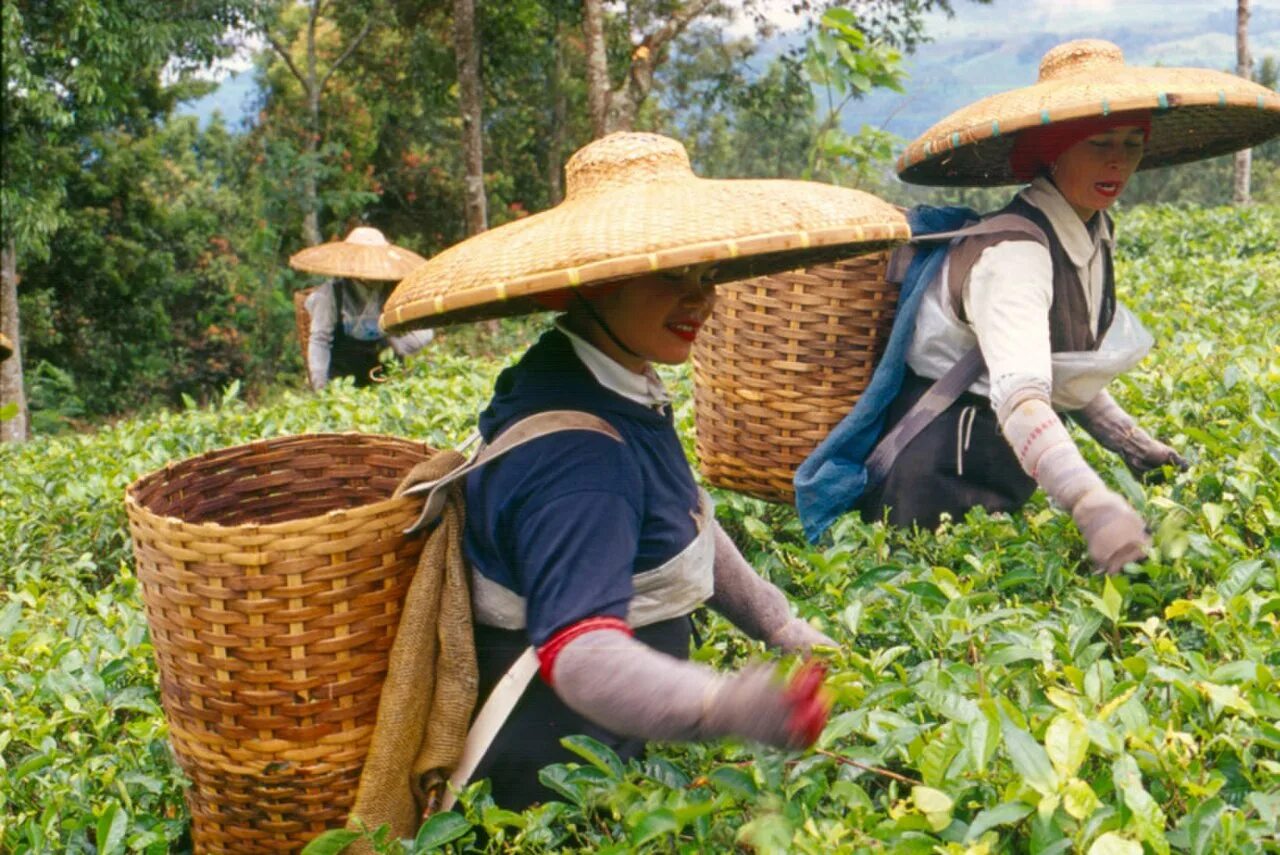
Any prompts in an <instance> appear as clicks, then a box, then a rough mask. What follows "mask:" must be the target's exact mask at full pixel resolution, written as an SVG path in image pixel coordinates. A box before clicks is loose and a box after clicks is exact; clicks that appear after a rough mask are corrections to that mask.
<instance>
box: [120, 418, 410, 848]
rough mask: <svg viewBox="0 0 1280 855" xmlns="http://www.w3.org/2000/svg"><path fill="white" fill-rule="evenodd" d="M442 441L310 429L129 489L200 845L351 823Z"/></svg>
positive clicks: (308, 834)
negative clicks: (402, 494) (426, 476)
mask: <svg viewBox="0 0 1280 855" xmlns="http://www.w3.org/2000/svg"><path fill="white" fill-rule="evenodd" d="M431 453H432V451H431V449H429V448H428V447H426V446H425V445H423V444H421V443H416V442H410V441H408V440H404V439H397V438H394V437H385V436H374V435H369V434H355V433H347V434H308V435H302V436H290V437H282V438H278V439H271V440H266V441H262V442H255V443H252V444H250V445H244V446H239V447H236V448H228V449H222V450H219V451H213V452H209V453H207V454H203V455H201V456H199V457H194V458H191V459H189V460H185V461H182V462H180V463H176V464H171V465H169V466H167V467H165V468H164V469H162V470H160V471H157V472H153V473H151V474H150V475H147V476H145V477H143V478H141V479H139V480H137V481H135V482H134V483H133V484H131V485H130V486H129V488H128V490H127V491H126V494H125V505H126V509H127V512H128V516H129V529H130V532H131V533H132V535H133V544H134V554H135V556H136V558H137V565H138V580H139V581H140V583H141V585H142V599H143V602H144V604H145V606H146V612H147V620H148V623H149V624H150V627H151V640H152V644H153V645H154V647H155V655H156V663H157V665H158V666H159V676H160V691H161V698H162V701H163V704H164V709H165V714H166V716H167V718H168V721H169V730H170V740H171V742H172V745H173V749H174V753H175V754H176V755H177V759H178V763H179V764H180V765H181V767H182V769H183V771H184V772H185V773H186V774H187V776H188V777H190V779H191V781H192V784H193V786H192V788H191V789H190V790H189V791H188V793H187V804H188V806H189V807H190V809H191V814H192V819H193V821H194V827H193V836H194V840H195V849H196V851H197V852H201V853H203V852H226V853H259V852H268V853H278V852H297V851H299V850H300V849H301V848H302V847H303V845H305V843H306V842H307V841H308V840H309V839H311V838H312V837H315V836H316V835H317V834H319V833H320V832H321V831H323V830H325V829H326V828H331V827H334V826H340V825H342V824H343V823H344V822H345V821H346V818H347V812H348V809H349V808H350V806H351V804H352V802H353V800H354V798H355V791H356V786H357V784H358V782H359V777H360V769H361V764H362V762H363V760H364V757H365V754H366V752H367V750H368V746H369V740H370V736H371V734H372V731H373V725H374V722H375V718H376V714H377V707H378V695H379V691H380V690H381V686H382V681H383V678H384V676H385V674H386V670H387V661H388V655H389V652H390V649H391V644H392V641H393V639H394V636H395V632H396V626H397V622H398V619H399V614H400V608H401V601H402V599H403V597H404V593H405V591H406V589H407V588H408V585H409V581H410V580H411V578H412V576H413V573H414V570H415V569H416V568H417V563H418V558H419V553H420V551H421V548H422V540H421V539H410V538H406V537H405V536H404V535H403V534H402V531H403V530H404V529H405V528H406V527H407V526H409V525H410V524H411V523H412V522H413V521H414V519H415V518H416V516H417V513H418V511H419V510H420V509H421V501H419V500H415V499H391V498H389V497H390V496H391V495H392V493H393V491H394V490H395V487H396V485H397V484H398V483H399V481H400V479H401V477H402V476H403V475H404V474H406V473H407V472H408V470H409V469H410V468H411V467H412V466H413V465H414V464H415V463H417V462H418V461H420V460H423V459H425V458H426V457H427V456H428V455H430V454H431Z"/></svg>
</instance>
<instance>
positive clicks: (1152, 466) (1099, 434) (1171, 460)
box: [1071, 389, 1188, 476]
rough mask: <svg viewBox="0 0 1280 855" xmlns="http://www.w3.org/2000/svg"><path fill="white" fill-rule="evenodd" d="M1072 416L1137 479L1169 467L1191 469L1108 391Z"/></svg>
mask: <svg viewBox="0 0 1280 855" xmlns="http://www.w3.org/2000/svg"><path fill="white" fill-rule="evenodd" d="M1071 415H1072V418H1074V419H1075V420H1076V421H1077V422H1079V423H1080V426H1081V427H1082V428H1084V429H1085V430H1086V431H1088V433H1089V435H1090V436H1092V437H1093V438H1094V439H1096V440H1097V441H1098V443H1099V444H1100V445H1101V446H1102V447H1103V448H1107V449H1110V450H1111V451H1114V452H1115V453H1116V454H1119V455H1120V457H1121V459H1123V460H1124V463H1125V465H1126V466H1128V467H1129V471H1130V472H1132V473H1133V474H1134V475H1135V476H1142V475H1145V474H1147V473H1148V472H1153V471H1155V470H1157V469H1159V468H1160V467H1162V466H1166V465H1171V466H1176V467H1177V468H1178V469H1182V470H1185V469H1186V468H1187V466H1188V464H1187V461H1186V459H1184V458H1183V456H1182V455H1181V454H1179V453H1178V452H1176V451H1174V450H1173V449H1172V448H1170V447H1169V446H1167V445H1165V444H1164V443H1163V442H1160V441H1159V440H1157V439H1155V438H1154V437H1152V436H1151V435H1150V434H1149V433H1147V432H1146V431H1145V430H1143V429H1142V428H1140V427H1138V423H1137V422H1136V421H1134V419H1133V416H1131V415H1129V414H1128V413H1126V412H1125V411H1124V410H1123V409H1121V407H1120V405H1119V404H1117V403H1116V402H1115V399H1114V398H1112V397H1111V393H1109V392H1107V391H1106V390H1105V389H1104V390H1103V391H1101V392H1099V393H1098V395H1097V397H1095V398H1094V399H1093V400H1092V401H1090V402H1089V403H1088V405H1087V406H1085V408H1084V409H1082V410H1078V411H1076V412H1074V413H1072V414H1071Z"/></svg>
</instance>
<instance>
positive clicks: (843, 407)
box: [693, 252, 898, 502]
mask: <svg viewBox="0 0 1280 855" xmlns="http://www.w3.org/2000/svg"><path fill="white" fill-rule="evenodd" d="M887 260H888V253H884V252H881V253H875V254H872V255H864V256H859V257H856V258H851V259H847V260H845V261H838V262H835V263H833V264H824V265H819V266H816V267H810V268H806V269H804V270H797V271H793V272H790V273H781V274H778V275H775V276H761V277H757V278H755V279H744V280H742V281H739V282H731V283H729V284H727V285H721V286H719V287H718V288H717V289H716V306H715V310H714V311H713V312H712V313H711V318H710V320H709V321H708V323H707V325H706V327H705V328H704V329H703V331H702V334H701V335H699V336H698V339H697V343H696V345H695V346H694V352H693V371H694V409H695V414H696V419H697V450H698V457H699V458H700V461H701V465H702V474H703V476H704V477H705V478H706V479H707V480H708V481H709V482H711V483H712V484H715V485H716V486H719V487H724V488H726V489H730V490H735V491H737V492H740V493H746V494H748V495H751V496H756V497H758V498H761V499H766V500H768V501H771V502H792V501H794V499H795V492H794V490H793V489H792V486H791V479H792V476H793V475H794V474H795V470H796V467H797V466H799V465H800V463H801V461H803V460H804V459H805V458H806V457H807V456H808V455H809V453H810V452H812V451H813V449H814V448H815V447H816V446H817V445H818V443H819V442H821V441H822V440H823V438H825V437H826V435H827V433H829V432H830V430H831V428H833V427H834V426H835V425H836V424H837V423H838V422H839V421H840V419H842V418H844V416H845V414H847V413H848V412H849V410H851V409H853V405H854V402H855V401H856V400H857V398H858V396H859V395H860V394H862V391H863V390H864V389H865V388H866V387H867V383H869V382H870V380H871V374H872V372H873V371H874V369H875V365H876V361H877V360H878V359H879V358H880V355H881V354H882V353H883V352H884V348H885V345H886V343H887V342H888V339H889V330H890V328H891V327H892V325H893V314H894V310H895V308H896V307H897V303H898V286H896V285H890V284H889V283H888V282H886V281H885V279H884V271H885V264H886V262H887Z"/></svg>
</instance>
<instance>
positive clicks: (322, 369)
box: [306, 282, 338, 392]
mask: <svg viewBox="0 0 1280 855" xmlns="http://www.w3.org/2000/svg"><path fill="white" fill-rule="evenodd" d="M306 307H307V312H308V314H310V315H311V333H310V335H309V336H308V338H307V368H308V371H309V377H308V379H309V380H310V381H311V388H312V389H315V390H316V391H317V392H319V391H320V390H321V389H323V388H324V386H325V384H326V383H328V382H329V355H330V352H331V351H332V349H333V327H334V324H336V323H337V322H338V307H337V305H336V301H335V300H334V294H333V285H332V283H328V282H326V283H325V284H324V285H321V286H320V287H319V288H317V289H316V290H314V291H312V292H311V295H310V296H309V297H307V301H306Z"/></svg>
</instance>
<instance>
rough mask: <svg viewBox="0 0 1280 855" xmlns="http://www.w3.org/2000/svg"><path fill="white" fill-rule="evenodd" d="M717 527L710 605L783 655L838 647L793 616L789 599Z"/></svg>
mask: <svg viewBox="0 0 1280 855" xmlns="http://www.w3.org/2000/svg"><path fill="white" fill-rule="evenodd" d="M711 524H712V525H714V526H715V527H716V531H715V538H716V557H715V593H714V594H712V595H711V599H710V600H709V601H708V602H707V605H709V606H711V608H713V609H715V610H716V611H718V612H719V613H720V614H722V615H724V616H725V617H726V618H728V619H729V620H731V621H733V624H734V626H736V627H738V629H740V630H742V631H743V632H745V633H746V634H747V635H749V636H751V637H752V638H755V639H757V640H759V641H763V642H764V643H765V644H767V645H769V646H770V647H777V648H780V649H781V650H782V651H783V652H784V653H800V654H806V655H807V654H808V653H809V652H810V651H811V650H812V649H813V648H814V647H839V645H838V644H836V642H835V641H833V640H832V639H831V638H829V637H828V636H827V635H826V634H825V633H823V632H820V631H819V630H816V629H814V628H813V627H812V626H810V625H809V623H808V622H807V621H804V620H802V619H800V618H798V617H794V616H792V614H791V607H790V606H789V605H788V604H787V597H786V595H785V594H783V593H782V591H781V590H779V589H778V587H777V586H776V585H773V584H770V583H769V582H767V581H765V580H764V579H762V578H761V577H760V574H759V573H757V572H756V571H755V570H754V569H753V568H752V567H751V565H750V564H748V563H747V559H745V558H743V557H742V553H741V552H739V551H738V547H737V546H735V545H734V543H733V540H732V539H731V538H730V537H729V535H728V534H727V533H726V532H725V530H724V529H723V528H721V527H720V523H718V522H714V521H713V522H712V523H711Z"/></svg>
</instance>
